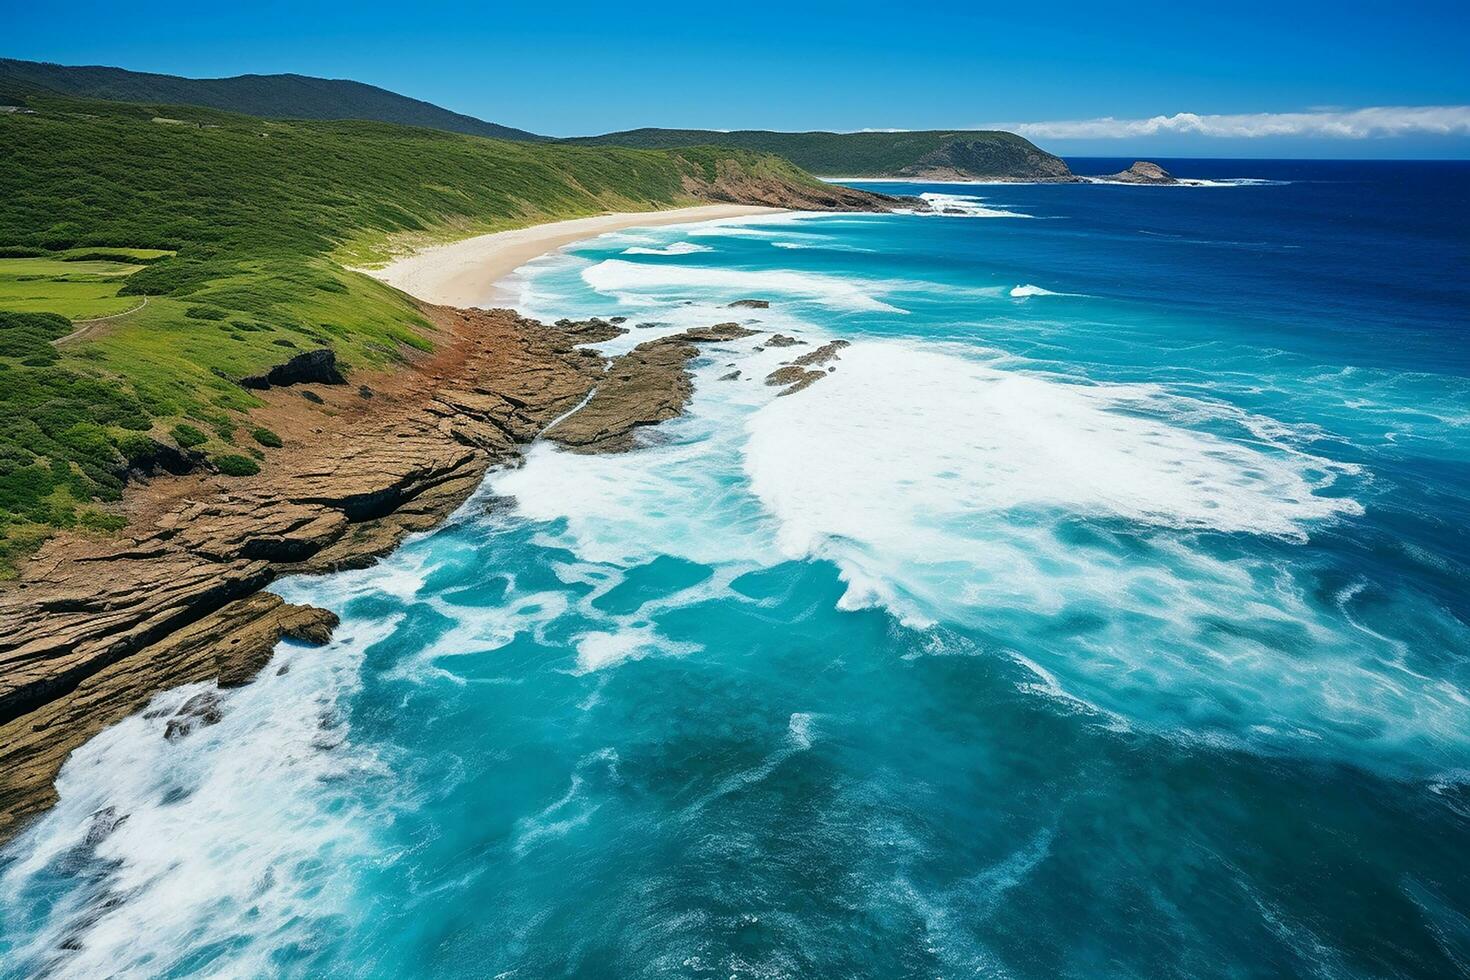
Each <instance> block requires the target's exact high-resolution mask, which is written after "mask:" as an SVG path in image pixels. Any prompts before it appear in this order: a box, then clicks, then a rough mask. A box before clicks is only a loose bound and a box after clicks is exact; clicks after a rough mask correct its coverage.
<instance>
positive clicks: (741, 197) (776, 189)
mask: <svg viewBox="0 0 1470 980" xmlns="http://www.w3.org/2000/svg"><path fill="white" fill-rule="evenodd" d="M683 183H684V191H685V192H686V193H687V194H689V195H690V196H691V197H696V198H699V199H700V200H702V201H715V202H718V203H721V204H752V205H764V206H766V207H772V208H789V209H791V210H793V211H894V210H897V209H899V208H902V209H905V210H914V211H927V210H929V204H928V202H927V201H923V200H920V199H919V198H917V197H895V196H893V195H890V194H874V193H871V192H870V191H860V190H857V189H856V188H853V187H844V186H842V185H841V184H823V183H817V184H805V183H801V184H798V183H795V182H792V181H788V180H783V179H780V178H778V177H754V176H752V175H751V174H750V172H749V171H746V170H742V169H740V168H738V167H735V166H733V165H726V164H725V163H722V164H720V166H719V168H718V171H717V175H716V177H715V179H714V180H712V181H711V180H705V179H702V178H697V177H685V178H684V181H683Z"/></svg>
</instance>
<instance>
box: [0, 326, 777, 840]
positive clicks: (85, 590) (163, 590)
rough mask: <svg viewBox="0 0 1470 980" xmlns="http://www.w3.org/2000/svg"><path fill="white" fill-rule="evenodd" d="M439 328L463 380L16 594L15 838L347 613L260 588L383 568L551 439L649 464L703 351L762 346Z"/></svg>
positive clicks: (347, 424) (78, 552) (72, 541)
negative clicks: (448, 337)
mask: <svg viewBox="0 0 1470 980" xmlns="http://www.w3.org/2000/svg"><path fill="white" fill-rule="evenodd" d="M426 312H428V313H430V315H431V316H432V317H434V318H435V320H436V322H439V323H440V324H441V326H442V327H443V328H444V329H445V330H446V331H449V332H452V333H453V334H454V336H456V337H457V338H458V341H457V342H458V343H459V345H460V348H457V349H456V350H455V351H454V352H453V355H454V360H453V363H454V367H455V370H454V372H453V377H448V378H446V377H445V376H443V375H441V374H433V375H431V376H428V377H423V378H421V379H419V380H420V381H421V383H422V387H421V388H420V389H419V390H422V391H424V392H432V393H431V394H423V395H420V396H417V397H413V398H408V399H404V400H402V401H400V402H399V403H397V404H392V405H386V406H383V407H381V408H379V407H378V406H379V405H380V403H381V402H383V401H384V399H374V400H373V402H372V403H371V404H372V406H373V408H372V409H371V411H369V409H368V408H365V407H364V408H359V409H357V410H356V411H355V413H346V412H344V413H341V417H342V418H345V419H347V420H348V421H342V422H340V424H338V425H336V426H335V427H334V428H333V431H330V432H325V433H324V434H322V435H320V436H319V437H317V439H316V440H315V441H313V442H312V443H311V445H310V446H309V449H305V450H303V451H299V452H295V453H292V454H290V455H289V456H287V457H286V458H285V460H284V461H282V462H281V463H280V464H279V465H275V466H272V467H270V468H268V469H267V470H266V471H265V472H263V473H262V474H260V475H259V476H258V477H255V478H252V479H249V480H238V481H232V482H228V483H225V482H223V481H216V482H215V483H214V484H212V485H207V486H201V488H200V489H201V492H200V493H198V494H196V495H192V496H185V497H182V498H180V499H178V500H172V501H169V502H168V503H167V504H166V505H162V506H160V507H159V508H158V509H157V511H156V512H155V513H152V514H151V515H150V519H149V520H146V521H136V522H135V524H134V526H133V528H132V529H131V530H132V533H131V535H129V536H125V537H120V538H115V539H109V540H107V541H97V540H95V539H92V540H89V539H83V538H69V539H68V538H60V539H57V540H56V541H54V542H52V543H51V544H50V545H48V546H47V547H46V548H45V549H44V550H43V551H42V552H41V553H40V554H39V555H38V556H37V557H36V558H35V559H34V560H32V561H31V562H29V563H28V565H27V567H26V568H25V569H24V570H23V573H22V577H21V578H20V579H19V580H18V581H17V582H15V583H13V584H12V585H11V586H9V587H7V588H5V589H4V590H3V591H0V839H3V838H4V837H6V836H8V835H9V834H11V833H13V832H14V831H15V830H16V829H17V828H18V827H19V825H20V823H21V822H22V821H23V820H24V819H25V818H26V817H27V816H29V815H31V814H34V813H37V812H39V811H41V810H43V809H45V808H46V807H48V806H49V805H50V804H51V803H52V802H54V800H55V790H54V782H55V777H56V774H57V772H58V771H59V770H60V768H61V765H62V763H63V762H64V761H65V759H66V756H67V755H68V754H69V753H70V752H71V750H72V749H73V748H75V747H77V746H78V745H80V744H82V743H83V742H85V741H86V740H87V739H89V738H91V737H92V736H93V735H95V734H96V733H97V732H99V731H100V730H102V729H103V728H105V727H106V726H108V725H110V724H113V723H115V722H117V721H120V720H121V719H123V718H125V717H127V716H128V715H130V714H132V713H134V712H136V711H138V710H139V709H140V708H142V707H143V706H144V705H146V704H147V702H148V701H149V699H150V698H151V697H152V696H153V694H155V693H156V692H157V691H159V690H162V689H164V688H167V687H172V686H176V685H178V684H183V683H189V682H193V681H203V680H208V679H210V678H218V680H219V683H220V684H221V686H229V685H233V684H242V683H245V682H246V681H248V680H249V679H250V678H251V677H253V676H254V674H255V673H256V672H257V671H258V670H259V669H260V667H261V666H263V665H264V664H265V662H266V661H267V660H268V659H269V658H270V656H271V651H272V650H273V649H274V647H275V645H276V644H277V643H278V642H279V641H280V640H281V639H283V638H290V639H295V640H298V641H301V642H309V643H324V642H327V641H328V639H329V638H330V634H331V629H332V627H334V626H335V625H336V616H334V615H333V614H332V613H330V612H327V611H325V610H320V609H313V608H310V607H304V606H295V605H291V604H289V603H286V602H284V601H282V600H281V599H280V598H279V597H278V596H275V595H272V594H269V593H263V592H261V591H260V590H261V589H263V588H264V587H265V586H267V585H268V584H270V582H271V581H272V580H274V579H275V578H276V577H278V576H280V575H283V574H290V573H297V572H307V573H316V572H328V571H334V570H337V569H343V568H351V567H360V566H363V565H366V564H369V563H371V562H372V561H373V560H374V559H375V558H376V557H378V556H380V555H382V554H384V553H386V552H388V551H390V550H391V549H392V548H393V547H394V546H395V545H396V544H397V543H398V542H399V541H400V540H401V539H402V537H403V536H404V535H405V534H406V533H408V532H411V531H418V530H425V529H428V528H430V527H432V526H433V525H435V524H436V523H438V522H439V521H440V520H442V519H443V518H444V517H445V516H447V515H448V514H449V513H450V512H451V511H452V510H453V509H454V508H455V507H457V506H458V505H459V504H460V503H461V502H462V501H463V500H464V499H465V498H466V497H467V496H468V495H469V494H470V493H471V492H472V491H473V490H474V489H475V488H476V487H477V486H478V485H479V483H480V482H481V480H482V479H483V477H484V475H485V471H486V470H487V469H488V468H489V467H490V466H492V465H496V464H501V463H506V462H509V461H511V460H513V459H515V458H516V457H517V456H518V455H519V453H520V451H521V447H522V446H524V445H525V444H526V443H528V442H530V441H531V440H532V439H534V438H536V437H537V436H538V435H540V434H542V433H543V431H545V430H547V426H548V425H550V424H551V423H552V422H553V421H557V420H560V421H557V424H556V425H555V426H554V427H553V428H552V429H551V430H550V431H545V434H546V437H547V438H549V439H554V440H556V441H558V442H560V443H562V444H564V445H566V446H567V447H569V448H571V449H574V450H576V451H578V452H615V451H623V450H627V449H630V448H632V447H633V446H634V445H635V442H636V440H635V432H636V430H637V429H638V428H639V427H640V426H645V425H651V424H654V423H657V422H660V421H663V420H665V419H669V418H673V417H675V416H676V415H678V414H679V413H680V412H681V411H683V408H684V406H685V404H686V403H687V401H688V399H689V397H690V394H691V393H692V380H691V377H690V375H689V373H688V371H687V368H686V366H687V364H688V362H689V361H690V359H692V358H693V357H695V356H697V355H698V353H699V347H698V345H699V344H701V343H708V342H718V341H724V340H733V339H737V338H739V337H744V336H747V335H749V334H750V333H752V331H750V330H748V329H746V328H744V327H741V326H739V325H737V324H733V323H731V324H720V325H717V326H715V327H711V328H708V329H705V330H691V331H688V332H686V333H684V334H680V335H677V336H674V337H666V338H662V339H659V340H654V341H650V342H648V343H645V344H641V345H639V346H638V347H636V348H634V349H633V350H632V351H631V352H629V353H628V354H625V355H623V356H621V357H618V358H614V359H611V360H609V359H607V358H604V357H602V356H601V355H599V354H597V353H595V352H593V351H589V350H587V349H585V348H583V347H580V346H579V345H581V344H584V343H587V342H589V341H595V340H602V339H607V338H609V337H612V336H615V335H617V334H619V333H621V332H622V328H620V327H618V326H616V325H613V324H611V323H608V322H605V321H601V320H592V321H584V322H577V323H572V322H568V321H562V322H560V323H558V324H556V325H554V326H547V325H544V324H540V323H537V322H535V321H531V320H526V319H523V318H521V317H519V316H517V315H516V314H514V313H513V312H511V311H508V310H492V311H457V310H446V309H430V310H427V311H426ZM272 384H275V382H274V381H272ZM344 397H345V396H344ZM364 404H365V405H366V404H367V403H364ZM574 409H575V411H573V410H574ZM311 431H314V432H318V433H321V432H323V430H322V429H320V428H318V429H314V430H311ZM207 708H208V706H207V705H206V706H204V709H202V711H201V712H199V713H198V714H200V718H202V719H203V723H207V722H208V714H209V713H208V710H207ZM196 723H199V722H198V721H197V720H196V721H191V722H189V724H188V725H184V723H182V722H181V723H180V726H172V727H171V730H173V731H175V734H176V736H179V737H182V736H184V735H186V734H187V730H186V729H189V728H191V727H192V725H193V724H196Z"/></svg>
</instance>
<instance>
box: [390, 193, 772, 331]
mask: <svg viewBox="0 0 1470 980" xmlns="http://www.w3.org/2000/svg"><path fill="white" fill-rule="evenodd" d="M782 210H783V209H782V208H765V207H752V206H747V205H738V204H710V205H704V206H701V207H692V208H676V209H674V210H671V211H628V212H619V213H616V214H599V215H596V216H594V217H590V218H573V219H571V220H570V221H553V222H550V223H548V224H543V225H532V226H531V227H529V228H517V229H515V230H513V231H499V232H495V233H494V234H490V235H477V236H476V237H474V238H466V239H465V240H463V241H459V242H454V243H452V244H449V245H436V246H434V247H432V248H426V249H424V250H422V251H419V252H415V253H414V254H412V255H406V256H404V257H403V258H401V259H395V260H394V261H392V262H390V263H389V264H388V265H385V266H382V267H381V268H377V269H363V270H361V271H363V272H365V273H367V274H368V275H370V276H373V277H375V278H377V279H381V280H382V281H383V282H386V283H388V285H390V286H395V287H397V288H398V289H401V290H403V291H404V292H405V293H408V294H409V295H410V296H416V297H418V298H419V299H421V300H424V301H426V302H429V303H437V304H440V305H443V306H458V307H492V306H507V305H510V303H511V302H512V301H513V300H514V297H513V296H510V295H507V293H506V291H505V290H504V289H503V287H502V286H501V285H500V284H501V282H502V281H503V280H504V279H505V278H506V277H507V276H509V275H510V274H511V273H512V272H514V271H515V270H516V269H518V268H520V267H521V266H523V265H525V264H526V263H527V262H529V261H531V260H532V259H534V258H536V257H537V256H540V255H545V254H546V253H547V252H551V251H554V250H556V249H558V248H561V247H563V246H565V245H570V244H572V243H573V242H577V241H581V240H582V239H584V238H591V237H593V236H595V235H601V234H604V233H606V232H609V231H618V230H620V229H623V228H647V227H652V226H656V225H680V224H685V223H688V222H691V221H712V220H714V219H716V218H736V217H741V216H744V215H750V214H779V213H781V211H782Z"/></svg>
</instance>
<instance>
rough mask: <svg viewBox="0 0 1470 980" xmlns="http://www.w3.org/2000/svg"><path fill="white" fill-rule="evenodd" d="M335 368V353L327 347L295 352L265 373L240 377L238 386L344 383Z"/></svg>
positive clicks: (260, 386)
mask: <svg viewBox="0 0 1470 980" xmlns="http://www.w3.org/2000/svg"><path fill="white" fill-rule="evenodd" d="M346 383H347V379H346V378H344V377H342V372H341V371H338V370H337V355H336V354H335V353H334V352H332V351H331V350H329V349H327V348H322V349H320V350H309V351H306V352H305V353H302V354H297V355H296V356H295V357H293V358H291V359H290V360H289V361H287V362H286V363H285V364H277V365H276V366H275V367H273V368H271V369H270V370H269V371H267V372H266V373H265V374H257V375H252V376H250V377H247V378H241V379H240V387H242V388H253V389H256V390H264V389H267V388H272V387H277V388H280V387H286V386H288V385H297V384H323V385H340V384H346Z"/></svg>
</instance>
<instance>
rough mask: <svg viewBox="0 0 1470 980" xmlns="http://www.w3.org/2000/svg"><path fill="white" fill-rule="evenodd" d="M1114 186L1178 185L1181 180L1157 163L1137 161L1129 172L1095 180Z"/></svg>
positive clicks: (1121, 172)
mask: <svg viewBox="0 0 1470 980" xmlns="http://www.w3.org/2000/svg"><path fill="white" fill-rule="evenodd" d="M1094 179H1096V180H1106V181H1108V182H1110V183H1114V184H1177V183H1179V179H1178V178H1177V177H1175V176H1174V175H1173V174H1171V173H1169V171H1167V170H1165V169H1164V168H1163V167H1161V166H1159V165H1158V164H1157V163H1150V162H1148V161H1147V160H1138V161H1135V162H1134V164H1133V166H1131V167H1129V168H1128V169H1127V170H1123V171H1120V172H1118V173H1115V174H1108V175H1106V176H1104V177H1097V178H1094Z"/></svg>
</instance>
